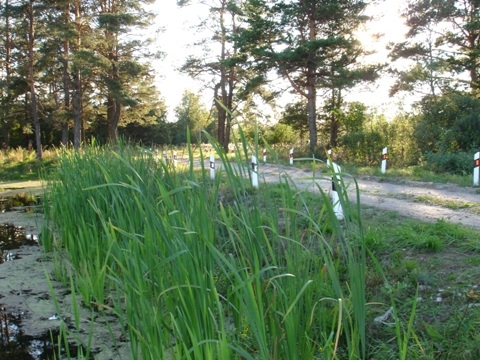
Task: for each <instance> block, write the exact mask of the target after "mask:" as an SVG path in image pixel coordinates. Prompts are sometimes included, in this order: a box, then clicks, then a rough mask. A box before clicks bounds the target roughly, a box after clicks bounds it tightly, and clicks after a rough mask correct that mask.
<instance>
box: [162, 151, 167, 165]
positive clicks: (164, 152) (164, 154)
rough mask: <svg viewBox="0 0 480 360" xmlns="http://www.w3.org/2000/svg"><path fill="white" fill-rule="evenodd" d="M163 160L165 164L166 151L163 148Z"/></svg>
mask: <svg viewBox="0 0 480 360" xmlns="http://www.w3.org/2000/svg"><path fill="white" fill-rule="evenodd" d="M163 161H164V162H165V164H166V163H167V152H166V151H165V150H163Z"/></svg>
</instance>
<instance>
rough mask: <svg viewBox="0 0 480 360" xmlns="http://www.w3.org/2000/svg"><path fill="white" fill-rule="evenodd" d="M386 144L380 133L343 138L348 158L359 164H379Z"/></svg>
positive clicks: (350, 134)
mask: <svg viewBox="0 0 480 360" xmlns="http://www.w3.org/2000/svg"><path fill="white" fill-rule="evenodd" d="M384 144H385V142H384V140H383V138H382V136H381V135H380V133H378V132H366V133H365V132H358V133H349V134H346V135H344V136H343V137H342V145H343V146H344V148H345V152H346V154H347V156H346V158H347V159H348V160H350V161H353V162H355V163H359V164H365V165H373V164H375V163H378V162H379V154H381V153H382V149H383V147H384Z"/></svg>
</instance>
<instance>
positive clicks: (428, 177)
mask: <svg viewBox="0 0 480 360" xmlns="http://www.w3.org/2000/svg"><path fill="white" fill-rule="evenodd" d="M342 168H343V169H344V171H345V172H347V173H349V174H352V175H361V176H375V177H378V178H380V180H384V181H393V182H398V181H402V180H411V181H422V182H432V183H439V184H447V183H451V184H457V185H459V186H470V187H471V186H473V167H472V174H467V175H463V176H461V175H452V174H448V173H444V174H437V173H434V172H432V171H430V170H426V169H424V168H423V167H421V166H410V167H406V168H387V172H386V173H385V174H382V172H381V168H380V163H379V165H378V166H377V167H370V166H368V167H367V166H364V167H360V166H356V165H354V164H342Z"/></svg>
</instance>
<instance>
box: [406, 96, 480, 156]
mask: <svg viewBox="0 0 480 360" xmlns="http://www.w3.org/2000/svg"><path fill="white" fill-rule="evenodd" d="M420 109H421V114H420V117H419V119H418V121H417V123H416V125H415V132H414V137H415V139H416V141H417V143H418V146H419V148H420V151H421V152H422V153H423V154H426V153H428V152H445V153H446V152H455V151H459V150H460V151H465V150H470V149H471V148H473V147H477V146H479V145H480V144H479V140H478V136H476V134H478V132H479V131H480V100H478V99H475V98H474V97H473V96H471V95H469V94H465V93H449V94H446V95H444V96H442V97H439V98H425V99H423V100H422V102H421V104H420Z"/></svg>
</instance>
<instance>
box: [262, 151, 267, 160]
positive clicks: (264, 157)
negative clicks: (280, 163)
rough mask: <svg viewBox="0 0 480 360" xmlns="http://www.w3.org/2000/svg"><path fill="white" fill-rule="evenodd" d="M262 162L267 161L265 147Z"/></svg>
mask: <svg viewBox="0 0 480 360" xmlns="http://www.w3.org/2000/svg"><path fill="white" fill-rule="evenodd" d="M263 162H264V163H266V162H267V149H263Z"/></svg>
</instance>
